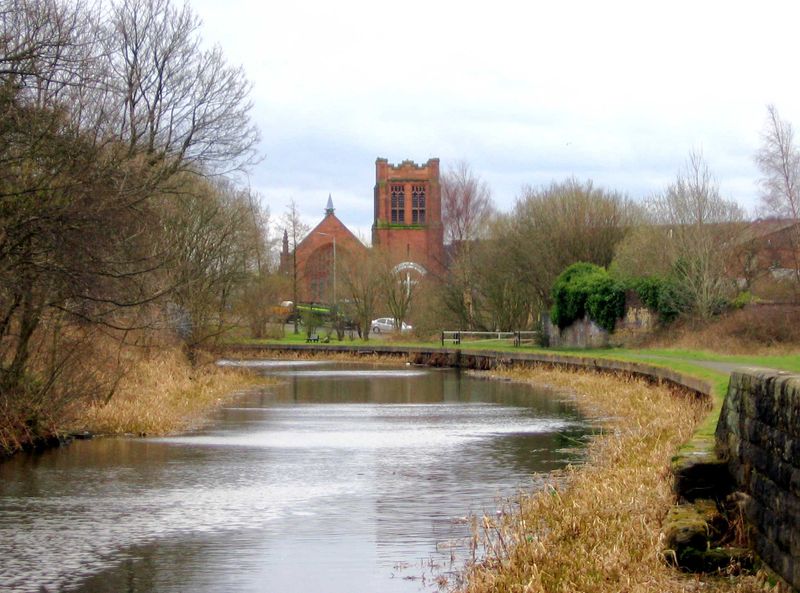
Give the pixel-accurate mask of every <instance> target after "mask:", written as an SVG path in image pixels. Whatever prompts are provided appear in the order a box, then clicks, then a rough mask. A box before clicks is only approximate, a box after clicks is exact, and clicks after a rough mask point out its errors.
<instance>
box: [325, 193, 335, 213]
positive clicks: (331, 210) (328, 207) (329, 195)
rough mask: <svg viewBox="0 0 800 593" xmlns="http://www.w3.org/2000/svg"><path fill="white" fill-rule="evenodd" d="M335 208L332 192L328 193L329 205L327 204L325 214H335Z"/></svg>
mask: <svg viewBox="0 0 800 593" xmlns="http://www.w3.org/2000/svg"><path fill="white" fill-rule="evenodd" d="M333 210H334V208H333V200H332V199H331V194H328V205H327V206H325V216H330V215H331V214H333Z"/></svg>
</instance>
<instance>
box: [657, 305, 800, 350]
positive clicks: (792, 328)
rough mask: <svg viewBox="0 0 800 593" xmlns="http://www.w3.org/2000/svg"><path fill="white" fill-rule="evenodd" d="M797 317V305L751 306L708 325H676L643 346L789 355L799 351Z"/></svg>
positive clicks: (694, 322)
mask: <svg viewBox="0 0 800 593" xmlns="http://www.w3.org/2000/svg"><path fill="white" fill-rule="evenodd" d="M798 316H800V307H798V306H797V305H763V306H761V305H752V306H749V307H745V308H744V309H741V310H737V311H730V312H727V313H725V314H723V315H720V316H719V317H716V318H714V319H711V320H709V321H701V320H685V321H682V322H679V323H676V324H674V325H672V326H670V327H667V328H665V329H664V330H663V331H661V332H659V333H657V334H656V335H655V336H653V337H652V338H651V339H648V340H646V341H645V344H643V345H646V346H648V347H651V348H668V349H686V350H707V351H711V352H718V353H720V354H747V355H751V356H752V355H771V354H775V355H780V354H792V353H796V352H797V350H798V348H800V325H798V324H797V323H796V321H795V320H796V319H797V318H798Z"/></svg>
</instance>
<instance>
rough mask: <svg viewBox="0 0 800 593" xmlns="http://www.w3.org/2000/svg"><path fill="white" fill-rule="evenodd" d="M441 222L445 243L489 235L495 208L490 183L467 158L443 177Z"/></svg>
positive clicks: (471, 239)
mask: <svg viewBox="0 0 800 593" xmlns="http://www.w3.org/2000/svg"><path fill="white" fill-rule="evenodd" d="M441 188H442V224H443V226H444V232H445V242H447V243H454V242H461V241H473V240H475V239H478V238H480V237H484V236H486V233H487V231H488V222H489V218H490V217H491V216H492V214H493V213H494V211H495V207H494V203H493V202H492V192H491V190H490V189H489V185H488V184H487V183H486V182H485V181H483V180H482V179H481V178H480V177H478V176H477V175H475V173H474V172H473V171H472V167H470V165H469V163H467V162H466V161H458V162H457V163H455V165H453V167H452V168H450V169H449V170H448V171H447V172H446V173H445V174H444V176H443V177H442V180H441Z"/></svg>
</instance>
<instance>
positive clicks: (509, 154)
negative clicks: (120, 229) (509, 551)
mask: <svg viewBox="0 0 800 593" xmlns="http://www.w3.org/2000/svg"><path fill="white" fill-rule="evenodd" d="M190 4H191V6H192V8H193V9H194V10H195V12H197V13H198V14H199V16H200V17H201V18H202V20H203V29H202V36H203V38H204V39H205V40H206V41H207V42H210V43H216V44H219V45H220V46H221V47H222V49H223V50H224V53H225V55H226V57H227V59H228V61H229V62H230V63H232V64H235V65H239V64H241V65H242V66H243V67H244V69H245V71H246V73H247V76H248V77H249V79H250V80H251V81H252V82H253V84H254V89H253V93H252V99H253V104H254V110H253V116H254V118H255V121H256V123H257V124H258V126H259V128H260V130H261V135H262V141H261V145H260V150H261V152H262V155H263V157H264V160H263V161H262V162H261V164H260V165H258V166H257V167H256V168H255V169H254V170H253V171H252V172H251V174H250V184H251V185H252V187H253V188H255V189H256V190H257V191H258V192H259V193H260V194H261V196H262V197H263V200H264V201H265V203H266V204H268V205H269V207H270V210H271V212H272V215H273V217H274V218H275V217H279V216H280V215H282V214H283V212H284V211H285V209H286V206H287V204H288V203H289V201H290V200H291V199H295V200H296V201H297V203H298V205H299V206H300V210H301V213H302V215H303V217H304V219H305V220H306V221H307V222H308V223H309V224H316V223H317V222H318V221H319V219H320V218H321V217H322V214H323V210H324V207H325V202H326V200H327V197H328V193H330V194H331V195H332V196H333V200H334V204H335V206H336V214H337V215H338V216H339V218H341V219H342V221H343V222H344V223H345V224H347V225H348V226H350V228H351V229H353V230H354V231H356V232H358V233H360V234H361V235H363V236H365V237H368V236H369V232H370V231H369V229H370V226H371V224H372V212H373V209H372V195H373V187H374V184H375V159H376V158H377V157H385V158H388V159H389V162H391V163H399V162H400V161H402V160H405V159H411V160H414V161H416V162H417V163H421V162H425V161H426V160H427V159H428V158H430V157H439V158H440V159H441V164H442V169H443V170H446V169H447V167H448V166H449V165H451V164H452V163H454V162H455V161H457V160H460V159H463V160H466V161H468V162H469V163H470V164H471V165H472V167H473V169H474V171H475V172H476V173H477V174H478V175H479V176H480V177H481V178H483V179H484V180H485V181H486V182H487V183H488V184H489V186H490V187H491V189H492V194H493V198H494V200H495V202H496V204H497V206H498V207H499V208H500V209H501V210H504V211H508V210H510V209H511V207H512V206H513V204H514V200H515V199H516V198H517V196H518V195H519V194H520V190H521V188H522V187H523V186H524V185H534V186H539V185H547V184H549V183H550V182H551V181H554V180H559V181H560V180H563V179H565V178H567V177H570V176H575V177H577V178H578V179H581V180H584V179H592V180H593V181H594V182H595V184H596V185H599V186H602V187H604V188H608V189H614V190H618V191H621V192H624V193H626V194H628V195H629V196H631V197H632V198H635V199H642V198H645V197H647V196H649V195H651V194H652V193H654V192H657V191H659V190H660V189H662V188H663V187H664V186H665V185H666V184H668V183H669V182H670V181H671V180H672V179H673V178H674V177H675V174H676V173H677V172H678V170H679V169H680V167H682V166H683V164H684V163H685V161H686V158H687V156H688V154H689V152H690V151H692V150H701V151H702V152H703V154H704V156H705V158H706V161H707V162H708V163H709V166H710V167H711V169H712V171H713V173H714V174H715V176H716V178H717V180H718V181H719V185H720V188H721V191H722V194H723V196H725V197H727V198H729V199H733V200H736V201H737V202H739V203H740V204H741V205H742V206H743V207H745V208H747V209H748V210H752V209H753V208H754V207H755V206H756V205H757V204H758V187H757V181H758V176H759V173H758V170H757V169H756V167H755V165H754V162H753V154H754V152H755V151H756V149H757V148H758V146H759V144H760V141H761V140H760V137H761V133H762V131H763V129H764V124H765V120H766V106H767V104H769V103H773V104H775V105H776V106H777V108H778V110H779V112H780V114H781V115H782V116H783V118H785V119H788V120H790V121H792V122H793V123H795V124H796V125H800V76H799V75H798V72H800V52H799V51H798V41H797V40H798V35H797V22H798V16H800V5H798V4H797V3H795V2H789V1H784V2H776V1H764V0H759V1H758V2H755V1H750V2H737V1H736V0H733V1H731V0H728V1H727V2H716V1H704V0H693V1H674V0H673V1H670V2H643V1H641V0H639V1H632V2H620V1H608V0H607V1H604V2H597V1H586V2H583V1H580V2H579V1H563V0H556V1H552V0H551V1H548V2H540V1H538V0H534V1H530V2H527V3H525V2H521V1H510V0H495V1H493V2H482V3H479V4H475V5H473V4H471V3H469V2H464V1H463V0H462V1H461V2H450V1H447V2H438V1H436V0H427V1H423V0H402V1H398V0H395V1H391V2H381V1H371V2H366V1H365V2H362V1H358V0H337V1H335V2H332V1H318V0H305V1H304V0H298V1H296V2H294V1H290V0H282V1H266V2H260V1H257V0H224V1H220V0H190Z"/></svg>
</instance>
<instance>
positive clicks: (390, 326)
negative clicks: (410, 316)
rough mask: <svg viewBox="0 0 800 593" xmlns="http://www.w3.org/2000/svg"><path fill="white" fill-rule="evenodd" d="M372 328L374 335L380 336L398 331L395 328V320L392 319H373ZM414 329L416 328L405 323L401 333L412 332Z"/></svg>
mask: <svg viewBox="0 0 800 593" xmlns="http://www.w3.org/2000/svg"><path fill="white" fill-rule="evenodd" d="M370 327H371V328H372V333H373V334H379V333H381V332H386V333H391V332H393V331H397V329H396V328H395V326H394V319H392V318H391V317H379V318H378V319H373V320H372V323H371V324H370ZM412 329H414V328H413V327H411V326H410V325H408V324H407V323H406V322H405V321H404V322H403V324H402V326H401V327H400V331H401V332H402V333H406V332H410V331H411V330H412Z"/></svg>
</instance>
